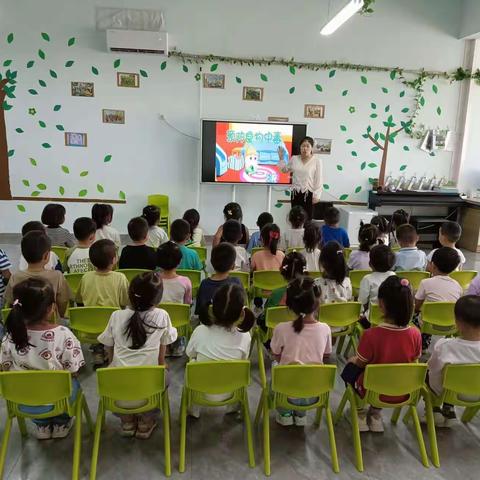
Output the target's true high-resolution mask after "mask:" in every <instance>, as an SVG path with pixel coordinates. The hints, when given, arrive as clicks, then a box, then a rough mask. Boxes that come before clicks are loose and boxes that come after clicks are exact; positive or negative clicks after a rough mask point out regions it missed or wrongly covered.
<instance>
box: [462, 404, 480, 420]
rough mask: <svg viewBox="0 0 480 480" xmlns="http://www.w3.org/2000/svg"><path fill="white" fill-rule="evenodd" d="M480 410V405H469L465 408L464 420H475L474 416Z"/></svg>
mask: <svg viewBox="0 0 480 480" xmlns="http://www.w3.org/2000/svg"><path fill="white" fill-rule="evenodd" d="M479 410H480V407H468V408H466V409H465V411H464V412H463V415H462V422H464V423H468V422H470V421H471V420H473V417H475V415H476V414H477V412H478V411H479Z"/></svg>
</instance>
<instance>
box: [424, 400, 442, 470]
mask: <svg viewBox="0 0 480 480" xmlns="http://www.w3.org/2000/svg"><path fill="white" fill-rule="evenodd" d="M423 398H424V400H425V413H426V415H427V430H428V440H429V442H430V456H431V458H432V463H433V465H434V466H435V467H437V468H439V467H440V456H439V454H438V445H437V433H436V431H435V419H434V418H433V408H432V398H431V396H430V394H429V393H428V392H425V393H424V395H423Z"/></svg>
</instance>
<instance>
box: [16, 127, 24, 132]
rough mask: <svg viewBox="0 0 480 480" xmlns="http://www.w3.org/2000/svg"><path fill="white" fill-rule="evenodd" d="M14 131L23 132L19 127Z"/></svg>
mask: <svg viewBox="0 0 480 480" xmlns="http://www.w3.org/2000/svg"><path fill="white" fill-rule="evenodd" d="M15 131H16V132H17V133H23V132H24V130H23V129H21V128H20V127H18V128H16V129H15Z"/></svg>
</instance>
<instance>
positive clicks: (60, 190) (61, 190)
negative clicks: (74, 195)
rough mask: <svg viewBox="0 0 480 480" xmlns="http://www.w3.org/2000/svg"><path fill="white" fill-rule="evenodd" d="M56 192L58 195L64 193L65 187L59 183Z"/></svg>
mask: <svg viewBox="0 0 480 480" xmlns="http://www.w3.org/2000/svg"><path fill="white" fill-rule="evenodd" d="M58 193H59V194H60V195H65V188H63V187H62V186H61V185H60V186H59V187H58Z"/></svg>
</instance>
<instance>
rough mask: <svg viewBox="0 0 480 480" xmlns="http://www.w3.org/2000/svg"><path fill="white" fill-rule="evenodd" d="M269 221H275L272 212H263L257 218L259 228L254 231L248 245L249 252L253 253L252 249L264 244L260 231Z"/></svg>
mask: <svg viewBox="0 0 480 480" xmlns="http://www.w3.org/2000/svg"><path fill="white" fill-rule="evenodd" d="M267 223H273V217H272V214H271V213H268V212H262V213H261V214H260V215H259V216H258V218H257V227H258V230H257V231H256V232H253V233H252V236H251V237H250V240H249V241H248V245H247V252H248V253H249V254H252V250H253V249H254V248H256V247H261V246H262V239H261V238H260V231H261V230H262V228H263V227H264V226H265V225H266V224H267Z"/></svg>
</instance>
